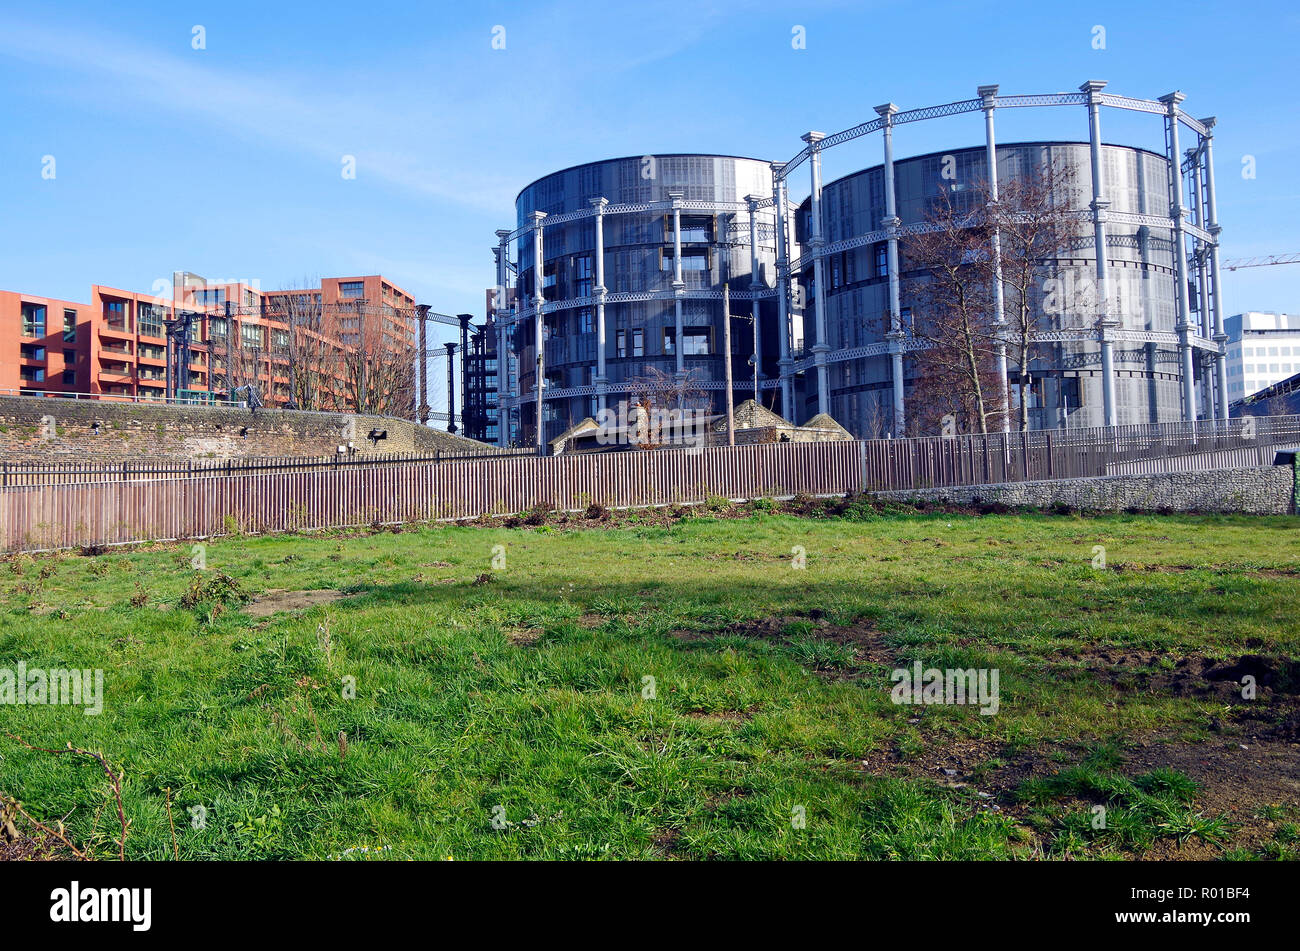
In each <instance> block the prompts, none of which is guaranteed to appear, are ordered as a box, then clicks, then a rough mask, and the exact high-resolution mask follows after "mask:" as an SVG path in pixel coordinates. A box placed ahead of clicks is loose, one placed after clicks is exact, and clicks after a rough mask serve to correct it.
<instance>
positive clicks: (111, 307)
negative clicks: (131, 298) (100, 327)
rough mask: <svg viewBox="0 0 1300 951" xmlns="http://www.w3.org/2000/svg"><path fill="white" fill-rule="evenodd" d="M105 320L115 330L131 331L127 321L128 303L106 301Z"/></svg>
mask: <svg viewBox="0 0 1300 951" xmlns="http://www.w3.org/2000/svg"><path fill="white" fill-rule="evenodd" d="M104 319H105V320H107V321H108V325H109V326H110V327H112V328H113V329H114V330H130V329H131V328H130V327H128V326H127V321H126V301H124V300H106V301H104Z"/></svg>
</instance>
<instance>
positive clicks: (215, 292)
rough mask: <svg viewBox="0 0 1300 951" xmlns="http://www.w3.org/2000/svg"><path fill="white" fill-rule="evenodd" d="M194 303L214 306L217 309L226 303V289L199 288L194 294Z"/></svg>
mask: <svg viewBox="0 0 1300 951" xmlns="http://www.w3.org/2000/svg"><path fill="white" fill-rule="evenodd" d="M194 303H196V304H216V305H217V306H218V307H220V306H223V305H224V304H225V303H226V289H225V288H224V287H216V288H212V289H208V288H206V287H204V288H199V289H198V290H197V291H195V292H194Z"/></svg>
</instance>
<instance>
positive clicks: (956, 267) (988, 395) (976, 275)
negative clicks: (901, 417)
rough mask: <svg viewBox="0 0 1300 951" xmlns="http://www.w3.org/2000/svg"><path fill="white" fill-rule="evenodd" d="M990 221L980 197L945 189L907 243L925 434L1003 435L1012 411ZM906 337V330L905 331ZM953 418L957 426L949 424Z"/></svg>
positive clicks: (918, 424) (919, 417)
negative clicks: (1002, 376)
mask: <svg viewBox="0 0 1300 951" xmlns="http://www.w3.org/2000/svg"><path fill="white" fill-rule="evenodd" d="M990 237H991V230H990V217H989V215H988V212H987V209H986V208H985V207H983V205H982V203H981V202H980V201H979V193H978V191H977V190H970V191H966V192H961V193H958V192H954V191H951V190H949V189H948V188H941V189H940V190H939V192H938V193H937V194H936V196H935V197H934V198H933V199H932V201H931V202H930V206H929V208H928V210H927V212H926V215H925V218H924V220H923V221H922V222H921V224H920V226H919V227H917V228H915V229H914V230H912V231H911V232H909V233H908V234H907V235H905V236H904V239H903V248H902V250H903V259H904V262H905V264H904V270H905V271H907V272H911V276H910V278H909V283H910V284H911V285H912V286H911V297H912V300H913V302H914V303H913V307H912V315H913V326H912V328H911V330H912V334H913V336H914V337H916V338H917V339H918V340H920V341H921V342H922V343H923V344H924V347H923V348H922V349H920V350H917V351H915V356H914V362H915V365H916V367H917V369H918V371H919V373H918V379H917V381H916V385H914V387H913V393H912V402H913V405H914V407H915V409H916V410H919V412H918V411H913V412H911V413H909V416H910V417H911V419H912V421H913V427H914V428H915V429H916V431H918V432H927V431H932V430H933V429H935V428H936V423H937V424H938V427H939V428H941V429H942V430H943V431H945V434H948V433H949V432H950V431H952V430H955V431H967V432H980V433H987V432H989V431H990V429H991V428H992V427H997V428H1000V427H1001V422H1002V417H1003V414H1004V413H1005V406H1004V405H1003V402H1002V395H1001V394H1002V386H1001V383H1000V381H999V380H998V379H997V363H996V353H997V344H998V341H999V328H998V327H997V325H996V323H995V319H994V308H993V286H992V283H993V281H992V279H993V255H992V249H991V243H990ZM905 329H906V328H905ZM948 415H951V416H952V417H953V419H952V420H951V423H952V426H951V427H947V426H944V425H943V422H942V417H944V416H948Z"/></svg>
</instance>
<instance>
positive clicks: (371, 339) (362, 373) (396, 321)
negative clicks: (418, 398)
mask: <svg viewBox="0 0 1300 951" xmlns="http://www.w3.org/2000/svg"><path fill="white" fill-rule="evenodd" d="M326 326H327V328H329V329H336V333H337V337H336V339H338V340H339V341H340V342H341V344H342V346H341V348H340V360H339V363H340V366H339V380H340V384H341V398H342V402H343V404H344V406H345V407H346V408H347V409H349V410H351V411H352V412H356V413H375V414H380V415H388V416H402V417H405V416H408V415H409V414H410V411H411V406H412V404H413V403H414V401H415V363H416V360H417V358H418V357H417V353H416V346H415V335H414V326H415V314H414V311H412V310H409V309H408V310H398V309H396V308H394V307H392V306H390V305H388V304H379V305H376V304H372V303H362V302H355V301H341V302H339V304H338V305H337V307H331V308H327V313H326Z"/></svg>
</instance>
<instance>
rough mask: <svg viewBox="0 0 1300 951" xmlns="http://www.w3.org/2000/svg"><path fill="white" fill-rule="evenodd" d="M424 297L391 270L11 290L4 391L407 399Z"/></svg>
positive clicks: (2, 343) (1, 298)
mask: <svg viewBox="0 0 1300 951" xmlns="http://www.w3.org/2000/svg"><path fill="white" fill-rule="evenodd" d="M414 307H415V300H414V298H412V297H411V295H410V294H408V293H407V292H406V291H404V290H403V289H402V288H400V287H398V286H396V285H395V284H393V283H392V282H391V281H389V280H387V279H386V278H384V277H382V276H380V275H370V276H367V277H333V278H326V279H324V280H322V281H321V284H320V286H319V287H315V288H309V289H302V290H298V289H294V290H280V291H263V290H261V289H260V288H258V287H254V286H250V285H249V284H246V283H212V282H208V281H206V280H204V279H203V278H201V277H198V276H197V275H194V274H190V273H188V272H177V274H176V275H175V279H174V280H173V283H172V287H171V289H170V291H168V292H167V293H166V294H164V295H163V296H159V295H156V294H149V293H137V292H133V291H125V290H121V289H118V288H113V287H105V286H102V285H99V284H96V285H93V286H92V287H91V289H90V303H89V304H82V303H76V302H73V301H64V300H55V299H52V298H48V297H40V296H38V295H35V294H25V293H20V292H14V291H0V394H18V393H22V394H26V395H52V394H58V393H67V394H74V393H75V394H86V395H89V396H92V397H95V398H108V399H113V398H118V399H122V398H129V399H137V400H162V399H164V398H165V397H167V396H169V395H170V396H173V397H182V398H191V399H196V400H203V399H209V398H229V397H230V393H231V391H232V390H235V389H237V388H239V387H241V386H244V385H247V384H251V385H253V386H254V387H255V388H256V389H257V391H258V393H259V395H260V396H261V398H262V400H263V401H264V402H265V403H266V404H267V405H270V406H284V405H286V404H289V403H292V404H293V405H296V406H298V407H300V408H302V409H356V410H368V411H374V410H377V409H399V411H401V410H405V409H406V408H407V407H406V406H405V405H403V404H402V402H401V401H402V400H403V399H406V403H408V404H409V402H410V400H409V399H407V396H408V393H407V391H408V390H410V387H411V386H412V385H413V383H412V379H411V378H412V377H413V374H414V366H413V364H414V346H415V329H414V328H415V317H414ZM174 320H175V321H178V323H177V324H176V326H175V327H174V328H173V330H174V331H175V330H179V329H180V326H181V324H182V323H183V322H188V323H189V331H188V335H187V337H186V338H185V340H186V342H187V348H182V347H181V346H178V345H177V344H178V343H179V341H180V339H181V338H180V337H179V336H178V335H177V334H175V333H174V334H173V336H174V338H176V339H175V340H174V343H173V347H172V350H171V354H170V358H169V348H168V325H169V324H170V323H172V322H173V321H174ZM185 356H188V360H185V359H183V358H184V357H185ZM169 362H170V364H171V376H172V379H171V381H170V390H169V380H168V364H169ZM385 401H387V402H391V403H394V404H396V405H395V406H392V407H385V406H381V405H378V404H381V403H384V402H385ZM402 415H405V413H404V412H403V413H402Z"/></svg>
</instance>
